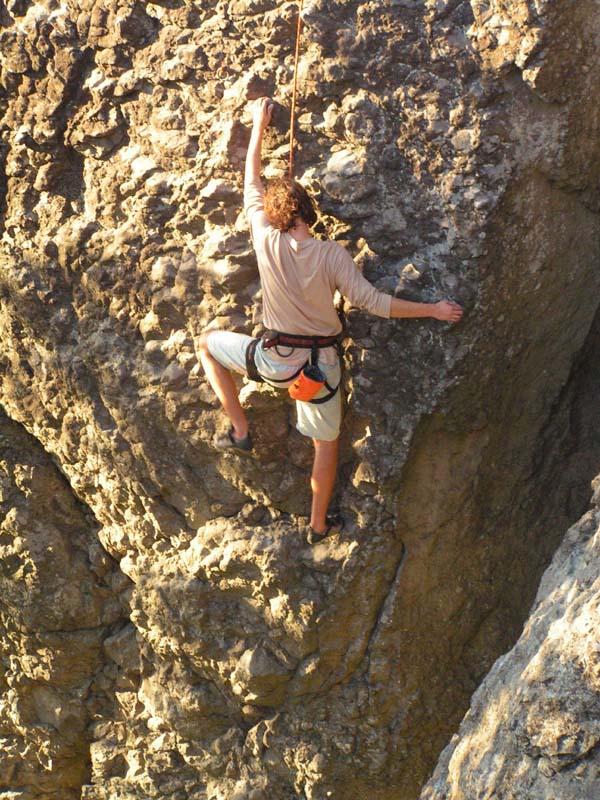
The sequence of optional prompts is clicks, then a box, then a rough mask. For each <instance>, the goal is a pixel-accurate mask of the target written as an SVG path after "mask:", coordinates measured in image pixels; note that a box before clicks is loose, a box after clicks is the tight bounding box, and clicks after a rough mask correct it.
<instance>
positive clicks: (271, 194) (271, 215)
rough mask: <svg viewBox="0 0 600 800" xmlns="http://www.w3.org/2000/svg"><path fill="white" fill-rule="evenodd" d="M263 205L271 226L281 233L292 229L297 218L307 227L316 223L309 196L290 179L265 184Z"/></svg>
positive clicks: (313, 208) (315, 215)
mask: <svg viewBox="0 0 600 800" xmlns="http://www.w3.org/2000/svg"><path fill="white" fill-rule="evenodd" d="M264 205H265V214H266V215H267V217H268V219H269V222H270V223H271V225H273V227H275V228H277V229H278V230H280V231H282V232H283V233H285V232H286V231H289V230H290V229H291V228H293V227H294V225H295V224H296V220H297V219H298V217H300V219H302V220H304V222H306V224H307V225H308V226H309V227H310V226H311V225H314V224H315V222H316V221H317V213H316V211H315V207H314V204H313V201H312V199H311V197H310V195H309V194H308V192H307V191H306V189H305V188H304V187H303V186H301V185H300V184H299V183H298V181H293V180H291V179H290V178H280V179H278V180H275V181H271V182H270V183H269V184H267V188H266V190H265V197H264Z"/></svg>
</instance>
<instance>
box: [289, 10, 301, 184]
mask: <svg viewBox="0 0 600 800" xmlns="http://www.w3.org/2000/svg"><path fill="white" fill-rule="evenodd" d="M302 2H303V0H299V2H298V24H297V27H296V55H295V57H294V89H293V91H292V110H291V112H290V168H289V174H290V178H293V173H294V123H295V115H296V90H297V86H298V59H299V57H300V32H301V30H302Z"/></svg>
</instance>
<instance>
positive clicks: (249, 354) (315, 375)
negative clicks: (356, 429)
mask: <svg viewBox="0 0 600 800" xmlns="http://www.w3.org/2000/svg"><path fill="white" fill-rule="evenodd" d="M259 344H262V347H263V348H264V349H265V350H268V349H269V348H271V347H274V348H275V352H276V353H277V354H278V355H280V356H282V357H283V358H288V357H289V356H290V355H291V353H287V354H284V353H280V352H279V350H278V347H290V348H292V351H293V350H294V349H295V348H296V347H299V348H301V349H304V350H310V358H309V359H308V360H307V361H306V362H305V363H304V364H303V365H302V366H301V367H300V368H299V369H297V370H296V372H294V373H293V375H288V377H287V378H267V379H266V380H267V382H268V383H289V382H290V381H294V382H293V383H292V385H291V386H289V388H288V392H289V393H290V396H291V397H293V398H294V399H295V400H302V401H303V402H307V403H316V404H320V403H326V402H327V401H328V400H331V398H332V397H333V396H334V395H335V394H336V392H337V391H338V389H339V388H340V384H339V383H338V385H337V386H335V387H333V386H331V385H330V384H329V383H328V382H327V379H326V378H325V375H324V374H323V372H322V371H321V370H320V369H319V350H320V349H322V348H324V347H335V348H336V350H337V352H338V355H340V356H341V352H340V351H341V346H340V337H339V335H336V336H304V335H300V334H296V333H280V332H279V331H266V333H264V334H263V336H262V338H261V339H253V340H252V341H251V342H250V344H249V346H248V348H247V349H246V371H247V372H248V377H249V378H250V379H251V380H253V381H256V382H257V383H264V382H265V378H263V376H262V375H261V374H260V372H259V371H258V368H257V366H256V348H257V347H258V345H259ZM321 379H322V380H321ZM323 386H325V387H326V389H327V390H328V393H327V394H326V395H325V396H324V397H318V398H317V397H315V395H316V394H317V393H318V392H319V390H320V389H322V388H323ZM311 392H312V393H311Z"/></svg>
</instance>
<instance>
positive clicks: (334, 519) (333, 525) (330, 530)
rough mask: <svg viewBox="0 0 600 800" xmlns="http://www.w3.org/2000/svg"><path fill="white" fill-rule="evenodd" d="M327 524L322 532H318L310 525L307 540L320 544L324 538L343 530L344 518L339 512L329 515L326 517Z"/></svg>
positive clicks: (310, 542)
mask: <svg viewBox="0 0 600 800" xmlns="http://www.w3.org/2000/svg"><path fill="white" fill-rule="evenodd" d="M325 525H326V526H327V527H326V528H325V530H324V531H322V532H321V533H317V531H316V530H314V528H313V527H312V525H309V526H308V530H307V532H306V541H307V542H308V543H309V544H318V543H319V542H322V541H323V539H326V538H327V536H331V535H332V534H334V533H340V531H342V530H343V528H344V519H343V517H341V516H340V515H339V514H336V515H335V516H331V517H327V518H326V519H325Z"/></svg>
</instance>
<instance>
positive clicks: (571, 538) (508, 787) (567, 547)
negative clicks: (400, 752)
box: [421, 506, 600, 800]
mask: <svg viewBox="0 0 600 800" xmlns="http://www.w3.org/2000/svg"><path fill="white" fill-rule="evenodd" d="M599 543H600V512H599V510H598V507H597V506H596V507H595V508H594V509H593V510H591V511H590V512H588V513H587V514H586V515H585V516H584V517H583V518H582V519H581V520H580V522H578V523H577V525H575V526H573V528H571V529H570V530H569V532H568V533H567V535H566V537H565V539H564V541H563V543H562V545H561V547H560V548H559V550H558V552H557V553H556V555H555V556H554V559H553V561H552V564H551V566H550V567H549V569H548V570H547V571H546V573H545V574H544V577H543V579H542V582H541V585H540V588H539V591H538V595H537V597H536V600H535V603H534V607H533V609H532V611H531V614H530V616H529V619H528V620H527V624H526V626H525V629H524V631H523V633H522V635H521V638H520V639H519V641H518V642H517V644H516V645H515V647H514V648H513V649H512V650H511V651H510V652H509V653H506V654H505V655H503V656H502V657H501V658H500V659H499V660H498V661H497V662H496V663H495V664H494V667H493V668H492V670H491V672H490V673H489V675H488V676H487V677H486V679H485V680H484V682H483V683H482V684H481V686H480V687H479V689H478V690H477V692H476V693H475V695H474V696H473V700H472V704H471V708H470V710H469V712H468V714H467V716H466V717H465V719H464V721H463V723H462V724H461V727H460V730H459V732H458V734H456V735H455V736H454V737H453V739H452V741H451V743H450V744H449V745H448V747H447V748H446V749H445V750H444V752H443V754H442V757H441V759H440V762H439V764H438V766H437V768H436V771H435V773H434V775H433V777H432V778H431V780H430V781H429V783H428V784H427V786H426V787H425V789H424V790H423V793H422V794H421V798H422V800H454V799H455V798H463V797H469V798H473V800H475V798H484V797H494V796H495V797H502V798H503V797H506V798H508V797H525V796H526V797H528V798H531V800H538V798H540V800H541V799H544V800H545V798H549V797H561V798H573V799H575V798H590V800H591V798H593V797H596V796H598V793H599V792H600V777H599V775H598V764H597V756H596V753H597V745H598V742H599V741H600V686H599V684H598V666H599V658H598V637H597V631H598V624H599V619H598V600H599V591H600V590H599V586H598V571H599V568H600V564H599V559H600V545H599Z"/></svg>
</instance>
